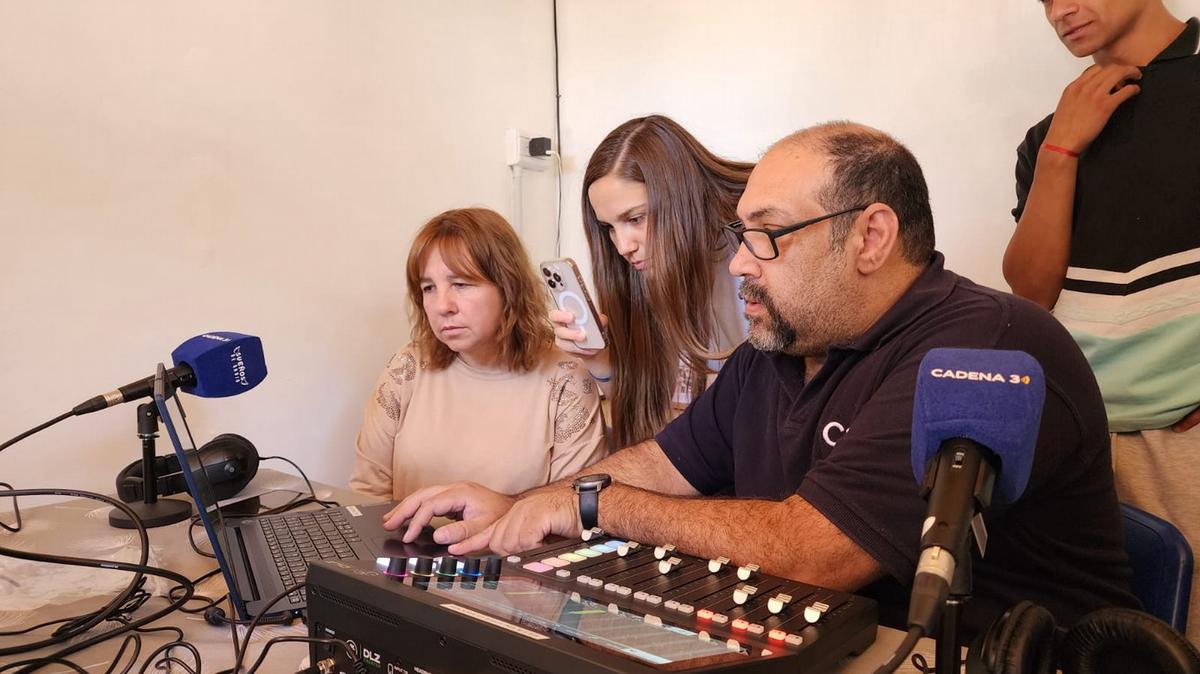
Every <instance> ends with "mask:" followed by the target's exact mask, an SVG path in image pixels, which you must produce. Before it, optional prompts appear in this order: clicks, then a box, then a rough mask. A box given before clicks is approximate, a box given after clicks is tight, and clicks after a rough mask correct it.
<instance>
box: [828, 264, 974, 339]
mask: <svg viewBox="0 0 1200 674" xmlns="http://www.w3.org/2000/svg"><path fill="white" fill-rule="evenodd" d="M945 265H946V258H945V256H943V255H942V254H941V253H939V252H936V251H934V253H933V259H932V260H930V262H929V266H927V267H925V270H924V271H922V272H921V275H920V276H918V277H917V280H916V281H913V284H912V285H911V286H909V288H908V290H907V291H906V292H905V293H904V294H903V295H901V296H900V299H899V300H897V301H896V303H895V304H893V305H892V308H891V309H888V310H887V311H885V312H884V314H883V316H881V317H880V318H879V320H877V321H875V324H874V325H872V326H871V327H870V328H868V329H867V331H866V332H865V333H863V335H862V336H861V337H859V338H858V339H856V340H854V341H852V342H850V343H849V344H842V345H835V346H834V347H833V348H834V349H846V350H851V351H862V352H868V351H874V350H875V349H878V348H879V347H880V346H881V345H883V344H884V343H886V342H887V341H888V340H890V339H891V338H892V337H893V336H895V335H896V334H897V333H900V332H903V331H904V330H905V329H906V328H908V326H909V325H911V324H912V323H913V322H914V321H916V320H917V319H918V318H920V317H921V316H923V315H924V314H925V313H926V312H928V311H929V310H930V309H932V308H934V307H935V306H937V305H939V304H941V303H942V301H944V300H945V299H946V298H947V297H949V296H950V293H951V291H953V290H954V286H955V285H956V284H957V282H958V275H957V274H954V273H953V272H948V271H946V269H945Z"/></svg>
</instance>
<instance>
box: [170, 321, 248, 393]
mask: <svg viewBox="0 0 1200 674" xmlns="http://www.w3.org/2000/svg"><path fill="white" fill-rule="evenodd" d="M171 360H173V361H174V362H175V365H181V364H183V363H187V364H188V366H190V367H191V368H192V371H193V372H195V373H196V384H195V385H194V386H185V387H183V390H184V391H185V392H187V393H190V394H192V395H195V396H200V397H201V398H224V397H225V396H232V395H237V394H239V393H242V392H245V391H249V390H250V389H252V388H254V387H255V386H258V384H259V383H260V382H261V381H262V380H263V379H266V377H267V361H266V360H265V359H264V358H263V348H262V340H261V339H259V338H258V337H253V336H251V335H243V334H241V333H237V332H206V333H204V334H203V335H198V336H196V337H193V338H191V339H189V340H187V341H186V342H184V343H183V344H180V345H179V347H178V348H176V349H175V350H174V351H172V352H171Z"/></svg>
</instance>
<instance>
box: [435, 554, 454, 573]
mask: <svg viewBox="0 0 1200 674" xmlns="http://www.w3.org/2000/svg"><path fill="white" fill-rule="evenodd" d="M437 563H438V565H437V573H438V575H439V576H448V577H454V576H457V575H458V560H457V559H455V558H453V557H451V556H450V555H446V556H445V557H438V558H437Z"/></svg>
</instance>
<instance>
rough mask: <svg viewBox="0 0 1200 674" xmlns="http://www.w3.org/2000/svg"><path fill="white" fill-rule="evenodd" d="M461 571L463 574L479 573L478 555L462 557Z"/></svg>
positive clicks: (474, 574)
mask: <svg viewBox="0 0 1200 674" xmlns="http://www.w3.org/2000/svg"><path fill="white" fill-rule="evenodd" d="M462 572H463V575H464V576H478V575H479V558H478V557H467V558H466V559H464V560H463V570H462Z"/></svg>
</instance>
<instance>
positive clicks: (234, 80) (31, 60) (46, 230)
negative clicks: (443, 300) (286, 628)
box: [0, 0, 555, 508]
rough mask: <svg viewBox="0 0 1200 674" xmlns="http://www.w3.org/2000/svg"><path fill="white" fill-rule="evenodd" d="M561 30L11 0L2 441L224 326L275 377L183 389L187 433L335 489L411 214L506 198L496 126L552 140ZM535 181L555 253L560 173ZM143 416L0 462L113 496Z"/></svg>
mask: <svg viewBox="0 0 1200 674" xmlns="http://www.w3.org/2000/svg"><path fill="white" fill-rule="evenodd" d="M551 27H552V17H551V5H550V3H549V2H547V1H545V0H514V1H509V2H490V1H486V0H479V1H475V2H459V3H454V4H450V3H441V2H423V3H417V2H391V1H384V0H379V1H374V2H370V1H359V0H356V1H355V2H320V1H315V0H311V1H297V0H278V1H275V0H272V1H268V2H259V3H240V2H204V3H195V2H183V1H179V0H175V1H170V2H163V1H161V0H136V1H131V2H120V3H93V2H84V1H78V2H74V1H54V2H21V1H19V0H12V1H9V0H3V1H0V382H2V385H0V410H3V412H0V439H7V438H8V437H11V436H13V435H15V434H17V433H18V432H20V431H23V430H25V429H26V428H29V427H31V426H33V425H35V424H37V423H39V422H41V421H43V420H45V419H49V418H50V417H52V416H54V415H56V414H58V413H60V412H62V411H65V410H67V409H70V407H72V406H73V405H75V404H76V403H78V402H80V401H82V400H84V399H85V398H88V397H90V396H92V395H95V394H97V393H100V392H103V391H107V390H110V389H112V388H114V387H116V386H117V385H121V384H124V383H127V382H129V381H131V380H133V379H136V378H140V377H143V376H147V375H149V374H151V373H152V372H153V369H154V366H155V364H156V363H157V362H158V361H160V360H168V359H169V354H170V351H171V350H172V349H173V348H174V347H175V346H176V345H178V344H179V343H180V342H181V341H183V340H184V339H186V338H187V337H190V336H192V335H195V334H199V333H201V332H204V331H209V330H237V331H242V332H248V333H251V334H256V335H259V336H261V337H262V339H263V343H264V347H265V351H266V356H267V363H268V367H269V370H270V374H269V376H268V378H267V380H266V381H265V382H264V383H263V384H262V385H261V386H259V387H258V388H257V389H255V390H253V391H250V392H248V393H246V394H244V395H242V396H239V397H237V398H230V399H227V400H201V399H197V398H188V397H185V401H184V402H185V405H186V406H187V410H188V412H189V413H190V419H191V420H192V428H193V431H195V432H196V434H197V440H198V441H203V440H204V439H207V438H211V437H212V436H214V435H216V434H218V433H222V432H236V433H241V434H243V435H245V436H247V437H248V438H250V439H251V440H252V441H253V442H254V443H255V444H256V445H257V446H258V448H259V450H260V452H262V453H264V454H286V455H288V456H289V457H291V458H293V459H294V460H296V461H298V462H299V463H300V464H301V465H302V466H303V467H304V468H305V469H306V470H307V471H309V474H310V475H311V476H312V477H313V478H319V479H322V480H326V481H330V482H335V483H342V484H344V483H345V480H346V478H347V475H348V474H349V468H350V464H351V460H352V457H353V442H354V435H355V433H356V431H357V428H358V423H359V421H360V419H361V409H362V403H363V401H365V400H366V397H367V395H368V394H369V393H370V389H371V386H372V384H373V382H374V380H375V377H376V376H377V375H378V373H379V371H380V369H381V368H382V366H383V365H384V363H385V362H386V359H387V358H388V356H389V355H390V353H391V352H392V351H393V350H394V349H395V348H397V347H398V346H400V345H402V344H403V343H404V342H405V341H407V335H408V330H409V323H408V320H407V318H406V316H405V309H404V307H405V300H404V260H405V257H406V255H407V251H408V244H409V242H410V241H411V239H412V236H413V234H414V232H415V230H416V228H417V227H419V226H420V225H421V224H422V223H423V222H424V221H425V220H427V219H428V218H429V217H430V216H432V215H434V214H435V213H437V212H439V211H441V210H444V209H446V208H451V207H458V206H466V205H484V206H489V207H492V208H495V209H497V210H499V211H501V212H502V213H507V212H508V210H509V206H510V173H509V170H508V168H507V167H506V166H505V164H504V153H503V147H504V146H503V140H504V129H505V128H506V127H509V126H516V127H520V128H522V129H525V130H528V131H532V132H535V133H541V134H545V135H552V134H553V131H554V97H553V82H554V79H553V42H552V33H551ZM527 176H529V177H528V180H527V181H526V189H525V202H526V203H525V210H526V215H527V223H528V227H527V229H530V230H533V231H534V232H536V233H537V235H535V236H532V237H527V239H528V240H529V241H530V245H531V247H532V248H534V250H535V254H539V255H541V256H545V255H547V254H549V252H551V251H552V248H553V235H552V231H551V230H552V226H551V223H550V220H551V219H552V218H553V197H554V189H555V188H554V183H553V181H552V179H551V178H550V176H549V175H547V174H540V175H539V174H527ZM538 251H540V253H539V252H538ZM168 364H169V363H168ZM134 415H135V409H134V406H133V405H126V406H123V407H121V408H117V409H110V410H106V411H104V412H101V413H98V414H93V415H90V416H87V417H80V418H75V419H71V420H69V421H66V422H64V423H62V424H60V425H59V426H58V427H56V428H53V429H51V430H48V431H45V432H43V433H41V434H40V435H38V436H35V437H33V438H31V439H29V440H26V441H24V442H22V443H20V444H18V445H16V446H14V447H11V448H9V449H7V450H5V451H4V452H3V453H0V481H7V482H11V483H13V484H15V485H17V486H19V487H36V486H71V487H75V488H86V489H93V490H99V491H106V492H111V491H112V489H113V486H112V485H113V478H114V477H115V475H116V473H117V470H118V469H119V468H120V467H121V466H123V465H125V464H126V463H128V462H130V461H133V460H135V459H136V458H138V457H139V456H140V449H139V447H140V445H139V444H138V441H137V439H136V438H135V437H134V431H135V423H134V422H135V417H134ZM168 447H169V445H168V444H167V442H166V438H165V435H164V436H163V438H162V440H161V441H160V452H161V453H165V451H166V450H167V448H168ZM273 467H276V468H279V469H281V470H289V468H288V467H286V466H283V465H282V464H277V465H276V466H273ZM4 507H5V508H6V507H7V506H4Z"/></svg>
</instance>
